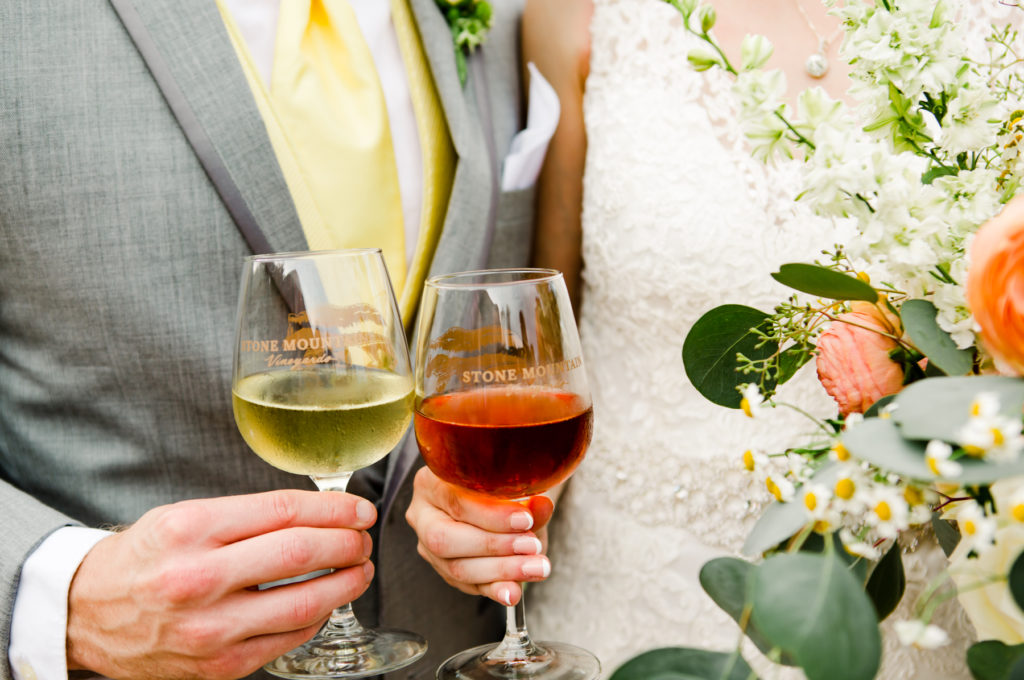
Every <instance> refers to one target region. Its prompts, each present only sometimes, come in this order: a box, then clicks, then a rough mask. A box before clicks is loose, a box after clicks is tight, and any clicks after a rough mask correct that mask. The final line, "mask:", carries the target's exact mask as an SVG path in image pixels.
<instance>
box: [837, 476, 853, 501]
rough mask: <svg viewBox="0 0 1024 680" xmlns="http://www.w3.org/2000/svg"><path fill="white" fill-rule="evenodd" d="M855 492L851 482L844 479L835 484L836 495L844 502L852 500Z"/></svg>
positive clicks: (846, 478)
mask: <svg viewBox="0 0 1024 680" xmlns="http://www.w3.org/2000/svg"><path fill="white" fill-rule="evenodd" d="M856 490H857V487H856V486H855V485H854V483H853V480H852V479H849V478H848V477H845V478H843V479H840V480H839V481H838V482H836V495H837V496H839V497H840V498H842V499H843V500H844V501H848V500H850V499H851V498H853V492H854V491H856Z"/></svg>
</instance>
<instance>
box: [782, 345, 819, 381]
mask: <svg viewBox="0 0 1024 680" xmlns="http://www.w3.org/2000/svg"><path fill="white" fill-rule="evenodd" d="M812 350H813V348H811V347H810V346H809V345H793V346H791V347H787V348H786V349H784V350H782V352H780V353H779V374H778V375H777V376H776V380H777V381H778V384H779V385H781V384H783V383H785V382H786V381H787V380H789V379H790V378H792V377H793V376H794V375H796V372H797V371H799V370H800V369H801V368H803V367H804V365H805V364H806V363H807V362H809V361H810V360H811V359H813V358H814V352H813V351H812Z"/></svg>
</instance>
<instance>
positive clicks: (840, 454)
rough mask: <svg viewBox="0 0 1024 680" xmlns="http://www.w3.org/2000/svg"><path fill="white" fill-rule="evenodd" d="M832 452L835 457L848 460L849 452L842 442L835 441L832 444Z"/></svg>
mask: <svg viewBox="0 0 1024 680" xmlns="http://www.w3.org/2000/svg"><path fill="white" fill-rule="evenodd" d="M832 452H833V453H835V454H836V458H838V459H839V460H841V461H847V460H850V452H849V451H848V450H847V448H846V447H845V446H843V443H842V442H836V443H835V444H834V445H833V446H832Z"/></svg>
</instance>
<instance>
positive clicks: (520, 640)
mask: <svg viewBox="0 0 1024 680" xmlns="http://www.w3.org/2000/svg"><path fill="white" fill-rule="evenodd" d="M539 652H540V649H539V648H538V647H537V645H535V644H534V642H533V640H531V639H530V633H529V632H528V631H527V630H526V592H525V590H524V591H523V595H522V596H521V597H520V598H519V602H518V603H517V604H515V605H513V606H511V607H506V608H505V637H504V638H503V639H502V640H501V642H500V643H499V644H498V646H497V647H495V648H494V649H492V650H491V651H490V652H489V653H488V654H487V659H488V660H490V661H504V662H515V661H526V660H528V659H530V658H532V657H535V656H537V654H538V653H539Z"/></svg>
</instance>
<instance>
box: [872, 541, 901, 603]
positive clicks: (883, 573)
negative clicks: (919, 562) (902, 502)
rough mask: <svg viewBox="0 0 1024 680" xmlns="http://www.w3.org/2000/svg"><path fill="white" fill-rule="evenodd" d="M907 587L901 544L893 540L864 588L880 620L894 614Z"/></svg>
mask: <svg viewBox="0 0 1024 680" xmlns="http://www.w3.org/2000/svg"><path fill="white" fill-rule="evenodd" d="M906 589H907V576H906V574H905V573H904V571H903V558H902V555H901V552H900V545H899V542H898V541H893V544H892V547H891V548H889V552H887V553H885V555H883V556H882V559H881V560H879V561H878V564H877V565H876V566H875V569H874V571H872V572H871V577H870V578H868V583H867V586H865V588H864V590H865V592H867V594H868V597H870V598H871V604H873V605H875V612H876V613H877V614H878V620H879V621H883V620H884V619H885V617H887V616H889V614H892V612H893V610H895V609H896V605H898V604H899V603H900V600H901V599H903V592H904V591H905V590H906Z"/></svg>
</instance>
